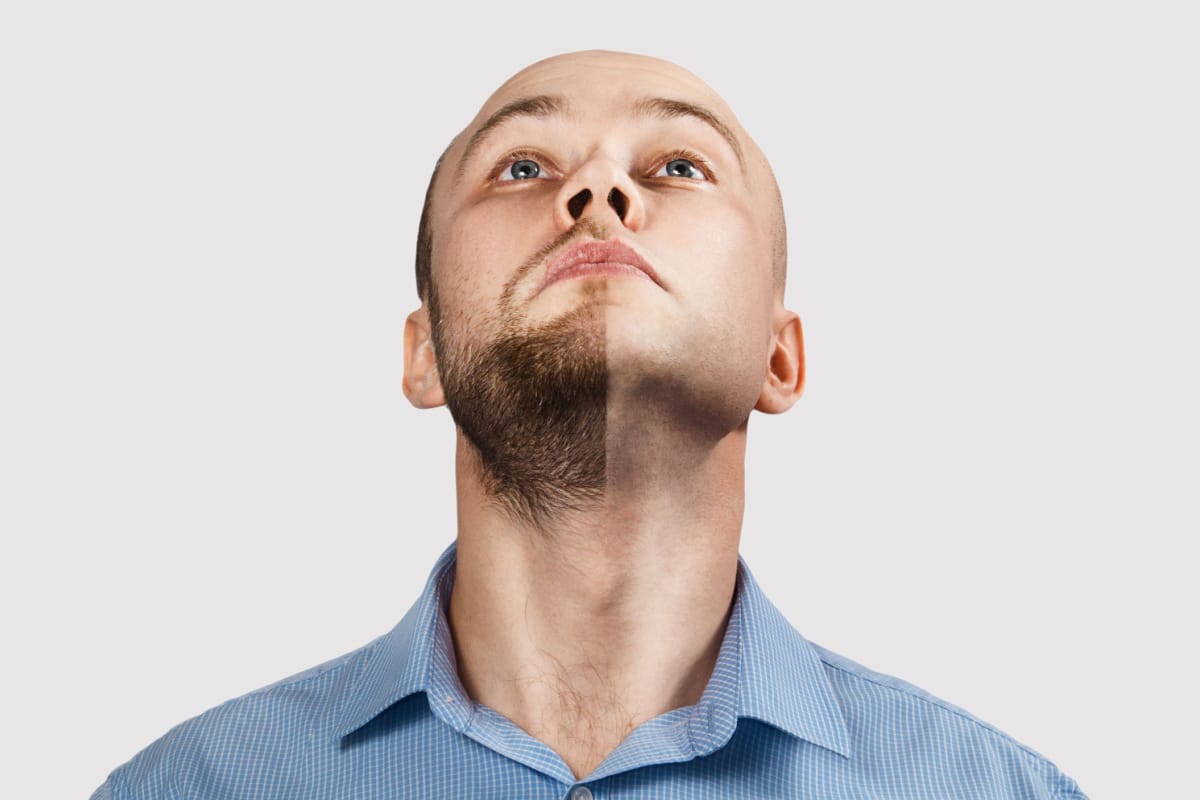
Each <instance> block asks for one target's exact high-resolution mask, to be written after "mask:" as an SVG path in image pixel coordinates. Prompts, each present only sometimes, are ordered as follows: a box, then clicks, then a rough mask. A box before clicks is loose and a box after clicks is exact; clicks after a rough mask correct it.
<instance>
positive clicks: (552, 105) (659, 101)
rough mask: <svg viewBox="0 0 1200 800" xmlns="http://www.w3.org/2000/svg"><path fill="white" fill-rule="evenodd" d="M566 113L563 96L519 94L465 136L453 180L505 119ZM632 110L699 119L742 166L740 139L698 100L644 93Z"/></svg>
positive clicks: (743, 165)
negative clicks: (652, 95) (723, 143)
mask: <svg viewBox="0 0 1200 800" xmlns="http://www.w3.org/2000/svg"><path fill="white" fill-rule="evenodd" d="M569 113H570V104H569V103H568V102H567V100H566V98H563V97H560V96H558V95H548V94H539V95H534V96H533V97H523V98H521V99H519V100H514V101H513V102H511V103H508V104H506V105H504V106H502V107H501V108H500V109H498V110H497V111H496V112H495V113H493V114H492V115H491V116H490V117H488V118H487V120H486V121H485V122H484V123H483V124H482V125H480V126H479V128H478V129H477V130H476V131H475V132H474V133H472V134H471V138H470V139H468V140H467V146H466V147H465V148H463V154H462V158H460V159H459V160H458V170H457V172H456V175H455V182H456V183H457V182H458V181H459V180H461V179H462V175H463V171H464V170H465V169H466V165H467V162H468V161H469V160H470V159H471V156H472V155H473V154H474V153H475V151H476V150H478V149H479V148H480V146H481V145H482V144H483V143H484V141H485V140H486V139H487V138H488V137H489V136H490V135H491V134H492V133H493V132H494V131H495V130H496V129H497V128H499V127H500V126H501V125H503V124H504V123H505V122H507V121H509V120H511V119H516V118H518V117H536V118H542V119H544V118H546V117H551V116H562V115H566V114H569ZM633 113H634V114H635V115H638V116H651V117H658V118H659V119H677V118H691V119H696V120H699V121H700V122H703V123H704V124H706V125H708V126H709V127H711V128H712V129H713V130H715V131H716V132H717V133H719V134H720V135H721V138H722V139H724V140H725V142H726V143H727V144H728V145H729V147H730V148H731V149H732V150H733V152H734V155H736V156H737V160H738V165H739V166H740V167H742V169H743V171H744V170H745V166H746V162H745V157H744V156H743V154H742V146H741V143H740V142H738V139H737V136H736V135H735V134H734V132H733V130H732V129H730V127H729V126H728V125H726V124H725V123H724V122H722V121H721V118H720V117H718V116H717V115H716V114H714V113H713V112H712V111H710V110H709V109H707V108H705V107H704V106H702V105H700V104H698V103H692V102H690V101H687V100H673V99H671V98H667V97H645V98H642V99H641V100H638V101H637V102H636V103H634V105H633Z"/></svg>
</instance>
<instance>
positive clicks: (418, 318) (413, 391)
mask: <svg viewBox="0 0 1200 800" xmlns="http://www.w3.org/2000/svg"><path fill="white" fill-rule="evenodd" d="M404 396H405V397H407V398H408V402H410V403H412V404H413V405H414V406H416V407H417V408H436V407H437V406H441V405H445V404H446V395H445V393H443V391H442V379H441V377H440V376H439V375H438V368H437V358H436V357H435V354H434V351H433V338H432V337H431V336H430V324H429V310H428V309H427V308H426V306H425V304H424V303H422V304H421V307H420V308H418V309H417V310H416V311H414V312H412V313H411V314H409V315H408V319H407V320H406V321H405V323H404Z"/></svg>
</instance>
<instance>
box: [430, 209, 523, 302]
mask: <svg viewBox="0 0 1200 800" xmlns="http://www.w3.org/2000/svg"><path fill="white" fill-rule="evenodd" d="M504 199H506V198H490V199H487V200H483V201H481V202H478V203H475V204H472V205H468V206H465V207H463V208H462V209H460V210H459V211H457V212H455V213H454V214H452V215H450V216H449V217H447V218H445V219H444V220H442V225H441V227H440V229H435V230H434V239H433V261H432V272H433V279H434V281H435V282H436V283H437V287H438V299H439V302H440V305H441V307H442V310H443V312H444V313H445V314H446V315H447V316H449V315H450V314H452V313H453V314H456V315H457V316H458V317H459V319H460V320H461V321H462V322H465V323H468V324H470V323H472V322H474V321H478V320H479V319H482V318H486V317H487V316H489V315H495V314H496V313H497V312H498V310H499V304H500V297H501V294H502V293H503V291H504V287H505V284H506V283H507V282H508V281H510V280H511V279H512V278H513V277H514V276H515V275H516V274H517V272H518V270H519V269H520V266H521V264H522V263H524V261H525V260H526V259H528V257H529V255H530V254H532V253H534V252H536V251H537V249H538V248H539V247H540V246H541V245H542V244H543V243H544V238H543V239H538V238H537V237H538V236H539V235H540V234H539V230H538V227H537V226H536V225H535V224H533V218H532V216H531V214H532V210H531V209H529V208H528V206H529V204H528V203H520V202H501V201H502V200H504Z"/></svg>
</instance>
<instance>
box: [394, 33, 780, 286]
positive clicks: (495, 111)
mask: <svg viewBox="0 0 1200 800" xmlns="http://www.w3.org/2000/svg"><path fill="white" fill-rule="evenodd" d="M644 75H653V76H655V77H664V76H669V77H670V79H671V80H672V81H673V83H674V84H675V85H676V86H678V87H680V91H678V92H676V93H675V94H676V95H682V94H686V95H687V96H688V100H689V101H694V102H680V103H679V104H678V105H677V106H675V107H674V108H672V107H671V106H669V105H666V104H660V105H659V106H658V107H657V108H656V111H657V112H658V113H659V114H661V115H670V114H677V115H685V114H689V113H691V112H692V111H696V112H698V113H700V114H704V115H705V116H707V117H708V118H709V119H708V122H709V124H711V125H712V127H713V128H714V129H717V130H719V131H720V132H721V133H722V135H723V136H724V137H726V138H727V139H728V140H729V141H730V144H731V147H732V148H733V149H734V150H735V151H736V154H737V158H738V161H739V164H740V166H741V168H742V169H743V170H744V173H745V181H746V185H747V188H748V190H749V193H750V196H751V198H752V202H753V207H754V214H755V216H756V218H757V220H758V222H759V224H760V225H761V229H762V233H763V235H764V236H765V237H767V239H768V240H769V253H770V255H769V258H770V264H771V274H772V279H773V284H774V288H775V292H776V293H777V295H778V296H779V297H780V298H782V296H783V291H784V284H785V281H786V276H787V226H786V221H785V216H784V210H783V198H782V195H781V193H780V191H779V185H778V182H777V181H776V180H775V174H774V172H773V171H772V170H771V166H770V163H769V162H768V161H767V158H766V156H765V155H764V154H763V152H762V150H761V149H760V148H759V146H758V144H757V143H756V142H755V141H754V139H753V138H752V137H751V136H750V135H749V134H748V133H747V132H746V131H745V129H744V128H742V126H741V124H740V123H739V122H738V121H737V118H736V117H735V116H734V114H733V111H732V110H731V109H730V108H729V106H728V104H726V103H725V101H724V99H722V98H721V97H720V95H718V94H717V93H716V92H715V91H714V90H713V89H712V88H711V87H710V86H708V84H706V83H704V82H703V81H702V80H701V79H700V78H699V77H697V76H696V75H694V74H693V73H691V72H689V71H688V70H686V69H684V68H683V67H680V66H679V65H677V64H673V63H671V62H669V61H664V60H662V59H658V58H654V57H651V56H645V55H640V54H634V53H620V52H614V51H609V50H584V51H578V52H573V53H563V54H560V55H555V56H551V57H550V58H546V59H542V60H541V61H537V62H534V63H533V64H530V65H529V66H528V67H526V68H525V69H523V70H521V71H520V72H518V73H516V74H515V75H513V76H512V77H510V78H509V79H508V80H507V81H505V82H504V83H503V84H502V85H501V86H500V87H499V88H498V89H496V91H495V92H493V93H492V95H491V96H490V97H489V98H488V99H487V101H486V102H485V103H484V104H483V107H482V108H481V109H480V110H479V112H478V113H477V114H476V116H475V118H474V119H473V120H472V121H471V122H470V123H469V124H468V125H467V126H466V128H464V129H463V130H462V131H460V132H459V134H458V135H457V136H455V137H454V139H453V140H452V141H451V142H450V144H449V145H448V146H447V147H446V149H445V150H444V151H443V152H442V154H441V156H440V157H439V158H438V160H437V163H436V164H435V165H434V169H433V173H432V175H431V176H430V179H429V185H428V187H427V188H426V191H425V201H424V206H423V208H422V210H421V220H420V223H419V226H418V231H417V248H416V278H417V295H418V297H419V298H420V299H421V300H422V301H424V302H428V303H430V304H431V305H432V304H435V303H436V292H434V291H433V289H434V285H433V275H432V273H433V269H432V263H433V241H434V217H435V206H437V205H438V202H439V196H440V195H442V194H444V193H445V192H446V191H448V189H449V184H451V183H454V184H457V182H458V179H460V178H461V175H462V171H463V168H464V166H465V165H466V163H467V162H468V161H469V160H471V159H473V158H476V157H477V155H478V151H479V149H480V144H481V142H482V141H484V140H485V139H486V137H487V136H488V135H489V134H490V133H491V132H492V131H493V130H495V129H497V128H498V127H500V126H501V125H503V124H504V123H505V122H506V120H508V119H511V118H512V117H513V116H514V113H515V114H520V113H526V114H530V113H531V114H538V113H545V111H546V110H547V109H546V108H545V107H544V106H543V107H540V108H539V107H538V102H537V100H536V99H540V98H543V97H546V95H545V94H542V92H543V91H544V90H545V89H546V88H547V87H548V86H551V85H554V84H559V85H561V83H562V81H563V79H564V78H568V79H571V78H574V79H576V80H578V81H581V82H582V81H610V82H611V81H615V82H620V83H622V84H633V83H636V82H637V81H638V80H639V77H640V76H644ZM629 90H630V91H636V88H635V87H633V86H631V87H630V89H629ZM531 98H534V99H535V102H533V103H532V104H530V105H527V106H526V107H525V108H520V107H519V104H520V100H521V99H524V100H527V101H528V100H529V99H531ZM671 99H679V98H678V97H676V98H671ZM514 109H515V112H514ZM447 167H449V168H448V169H447ZM447 173H449V174H447Z"/></svg>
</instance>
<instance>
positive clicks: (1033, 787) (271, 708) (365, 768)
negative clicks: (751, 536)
mask: <svg viewBox="0 0 1200 800" xmlns="http://www.w3.org/2000/svg"><path fill="white" fill-rule="evenodd" d="M456 552H457V541H455V542H454V543H452V544H451V545H450V546H449V547H448V548H447V549H446V550H445V551H444V552H443V553H442V555H441V556H440V557H439V558H438V561H437V563H436V564H435V566H434V568H433V571H432V572H431V573H430V576H429V579H428V581H427V582H426V585H425V589H424V591H423V592H422V593H421V596H420V598H419V599H418V600H417V602H416V603H415V604H414V605H413V607H412V608H411V609H410V610H409V612H408V613H407V614H406V615H405V616H404V618H403V619H402V620H401V621H400V623H399V624H398V625H396V627H395V628H394V629H393V630H392V631H391V632H389V633H388V634H386V635H384V636H381V637H380V638H378V639H375V640H374V641H372V642H370V643H369V644H367V645H366V646H364V647H362V648H360V649H358V650H355V651H354V652H352V653H349V654H347V655H344V656H341V657H340V658H336V659H334V660H332V661H329V662H326V663H324V664H321V665H319V666H317V667H314V668H312V669H309V670H307V671H305V672H302V673H300V674H298V675H294V676H292V677H290V678H287V679H284V680H282V681H279V682H277V683H274V684H271V685H270V686H267V687H264V688H262V689H259V690H257V691H253V692H250V693H249V694H246V695H243V696H241V697H237V698H234V699H232V700H229V701H227V702H225V703H223V704H222V705H219V706H217V707H215V708H212V709H209V710H208V711H206V712H204V713H203V714H201V715H199V716H197V717H194V718H192V719H189V720H187V721H185V722H183V723H181V724H179V725H177V726H175V727H174V728H172V729H171V730H170V731H168V732H167V733H166V734H165V735H163V736H162V737H161V738H160V739H158V740H157V741H155V742H153V743H152V744H151V745H149V746H148V747H147V748H146V749H144V750H142V751H141V752H140V753H138V754H137V755H136V756H134V757H133V759H132V760H130V761H129V762H127V763H126V764H123V765H122V766H120V767H118V768H117V769H116V770H115V771H114V772H113V773H112V774H111V775H109V777H108V780H107V781H106V782H105V783H104V785H102V786H101V787H100V788H99V789H97V790H96V792H95V793H94V794H93V795H92V800H102V798H114V800H125V798H146V799H147V800H149V799H150V798H154V800H167V799H168V798H214V799H216V798H253V799H254V800H268V799H269V798H314V799H324V798H330V799H333V798H356V800H373V799H374V798H453V800H477V798H519V799H520V800H537V799H538V798H546V800H609V799H610V798H611V799H612V800H618V799H619V800H634V798H637V799H638V800H641V799H642V798H646V799H647V800H648V799H649V798H664V799H665V798H672V799H673V800H702V799H703V800H708V799H709V798H712V800H716V799H717V798H738V800H746V799H747V798H822V800H825V799H826V798H847V800H848V799H849V798H859V799H861V798H895V799H896V800H900V799H904V800H907V799H909V798H912V800H917V798H920V800H927V799H929V800H932V799H933V798H939V799H944V800H968V798H991V799H992V800H1000V799H1001V798H1003V799H1004V800H1015V799H1017V798H1021V799H1024V798H1031V799H1032V798H1038V800H1065V799H1066V798H1084V800H1086V796H1085V795H1084V794H1083V792H1082V791H1080V789H1079V787H1078V786H1077V785H1076V783H1075V781H1073V780H1072V779H1071V778H1069V777H1067V776H1066V775H1064V774H1063V773H1062V772H1061V771H1060V770H1059V769H1058V768H1057V767H1056V766H1055V765H1054V764H1052V763H1051V762H1050V761H1048V760H1046V759H1045V758H1043V757H1042V756H1041V755H1039V754H1038V753H1036V752H1034V751H1033V750H1031V749H1030V748H1028V747H1026V746H1025V745H1023V744H1021V743H1019V742H1017V741H1015V740H1014V739H1012V738H1011V737H1010V736H1008V735H1006V734H1004V733H1003V732H1001V731H999V730H997V729H996V728H994V727H992V726H991V725H988V724H987V723H985V722H983V721H982V720H979V719H977V718H975V717H974V716H972V715H971V714H969V713H967V712H966V711H964V710H963V709H961V708H958V707H957V706H954V705H951V704H950V703H947V702H945V701H944V700H941V699H939V698H937V697H934V696H933V695H931V694H929V693H928V692H925V691H923V690H921V689H919V688H917V687H915V686H913V685H911V684H909V683H906V682H905V681H902V680H900V679H898V678H894V677H891V676H889V675H883V674H880V673H878V672H873V671H871V670H869V669H867V668H866V667H863V666H862V665H860V664H857V663H855V662H853V661H851V660H849V659H847V658H844V657H842V656H840V655H837V654H835V653H832V652H830V651H829V650H826V649H825V648H823V647H820V646H818V645H816V644H813V643H812V642H809V641H808V640H806V639H805V638H804V637H802V636H801V635H800V634H799V633H798V632H797V631H796V630H795V629H794V628H793V627H792V626H791V625H790V624H789V623H788V621H787V620H786V619H785V618H784V616H783V614H782V613H781V612H780V611H779V610H778V609H777V608H776V607H775V606H774V605H773V604H772V603H771V602H770V601H769V600H768V599H767V598H766V596H765V595H764V594H763V592H762V590H761V589H760V588H759V586H758V584H757V582H756V581H755V580H754V578H753V576H752V575H751V574H750V570H749V569H748V568H747V566H746V562H745V560H744V559H742V558H741V557H740V556H739V557H738V576H737V584H736V589H735V594H734V607H733V613H732V614H731V615H730V617H729V624H728V625H727V626H726V631H725V635H724V639H723V640H722V644H721V649H720V653H719V655H718V657H717V663H716V666H715V668H714V670H713V674H712V677H711V679H710V680H709V682H708V684H707V686H706V687H705V689H704V692H703V694H702V696H701V698H700V701H699V702H698V703H697V704H696V705H693V706H685V707H683V708H676V709H674V710H671V711H668V712H666V713H664V714H660V715H659V716H657V717H655V718H653V719H651V720H648V721H646V722H644V723H642V724H641V725H639V726H638V727H637V728H635V729H634V730H633V732H631V733H630V734H629V735H628V736H627V737H626V738H625V739H624V741H622V742H621V743H620V745H619V746H618V747H617V748H616V749H615V750H613V751H612V752H611V753H609V755H608V757H607V758H605V760H604V761H603V763H601V764H600V765H599V766H598V767H596V769H595V770H594V771H593V772H592V773H591V774H590V775H587V776H586V777H584V778H583V780H576V778H575V776H574V775H573V774H572V772H571V770H570V769H569V768H568V767H567V765H566V763H565V762H564V761H563V760H562V758H561V757H560V756H559V755H558V754H557V753H555V752H554V751H553V750H551V749H550V747H549V746H547V745H546V744H544V743H543V742H541V741H540V740H538V739H535V738H534V737H532V736H530V735H529V734H528V733H526V732H525V731H524V730H522V729H521V728H519V727H517V725H516V724H514V723H513V722H512V721H510V720H509V719H508V718H507V717H505V716H503V715H501V714H499V713H498V712H496V711H494V710H492V709H491V708H488V707H487V706H485V705H482V704H479V703H476V702H474V701H473V700H472V699H471V698H470V697H469V696H468V695H467V694H466V692H465V690H464V689H463V687H462V684H461V682H460V681H459V679H458V673H457V669H456V666H455V657H454V646H453V640H452V639H451V636H450V628H449V626H448V624H447V621H446V609H447V608H448V602H449V598H450V588H451V586H452V585H453V581H454V573H455V563H456V561H455V554H456Z"/></svg>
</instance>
